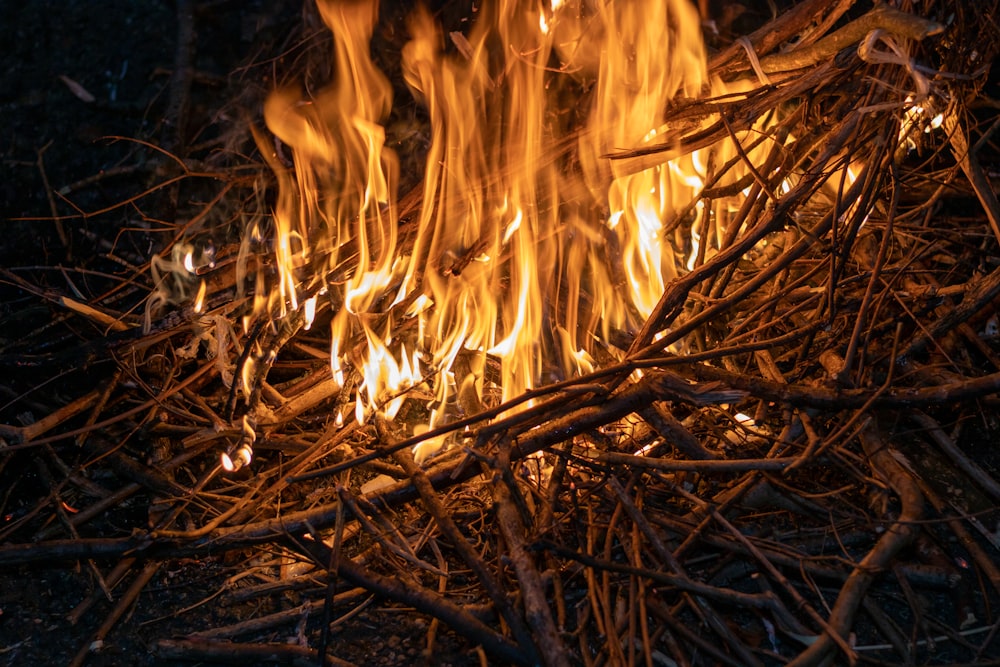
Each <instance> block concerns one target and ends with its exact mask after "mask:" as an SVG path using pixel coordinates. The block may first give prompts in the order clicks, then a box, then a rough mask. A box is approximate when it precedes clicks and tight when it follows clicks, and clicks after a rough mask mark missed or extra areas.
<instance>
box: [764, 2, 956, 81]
mask: <svg viewBox="0 0 1000 667" xmlns="http://www.w3.org/2000/svg"><path fill="white" fill-rule="evenodd" d="M873 30H884V31H885V32H888V33H892V34H893V35H897V36H899V37H903V38H904V39H913V40H918V41H919V40H922V39H924V38H926V37H930V36H932V35H938V34H940V33H942V32H944V26H943V25H941V24H940V23H938V22H936V21H930V20H928V19H925V18H922V17H920V16H915V15H913V14H908V13H906V12H901V11H899V10H898V9H893V8H892V7H890V6H889V5H887V4H880V5H878V6H877V7H875V9H872V10H871V11H870V12H868V13H867V14H865V15H864V16H861V17H859V18H857V19H855V20H853V21H851V22H850V23H848V24H847V25H845V26H844V27H843V28H841V29H839V30H837V31H836V32H834V33H832V34H830V35H828V36H826V37H824V38H823V39H821V40H819V41H818V42H816V43H815V44H813V45H812V46H809V47H807V48H804V49H794V50H792V51H789V52H788V53H776V54H774V55H770V56H767V57H765V58H761V59H760V68H761V70H763V71H764V72H766V73H768V74H770V73H773V72H786V71H789V70H794V69H802V68H804V67H811V66H812V65H815V64H817V63H820V62H823V61H824V60H828V59H829V58H832V57H833V56H835V55H836V54H838V53H839V52H840V51H841V50H843V49H845V48H847V47H848V46H851V45H852V44H857V43H858V42H860V41H861V40H862V39H864V38H865V36H866V35H867V34H868V33H870V32H871V31H873Z"/></svg>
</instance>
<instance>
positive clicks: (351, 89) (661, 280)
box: [255, 0, 739, 455]
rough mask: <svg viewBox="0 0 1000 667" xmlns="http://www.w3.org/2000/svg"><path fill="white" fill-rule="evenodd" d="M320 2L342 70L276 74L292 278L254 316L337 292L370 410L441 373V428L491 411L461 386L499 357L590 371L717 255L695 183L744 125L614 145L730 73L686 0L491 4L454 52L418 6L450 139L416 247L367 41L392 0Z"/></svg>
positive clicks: (440, 124)
mask: <svg viewBox="0 0 1000 667" xmlns="http://www.w3.org/2000/svg"><path fill="white" fill-rule="evenodd" d="M319 10H320V15H321V16H322V18H323V20H324V21H325V23H326V25H327V26H328V27H329V28H330V30H331V32H332V33H333V37H334V44H335V53H334V63H335V71H334V78H333V81H332V83H331V84H330V86H329V87H328V88H326V89H325V90H322V91H320V92H318V93H317V94H315V95H313V96H312V97H311V99H308V100H303V98H302V94H301V93H300V91H298V90H294V89H281V90H277V91H275V92H274V93H273V94H272V95H271V97H270V98H269V100H268V101H267V104H266V108H265V118H266V122H267V125H268V127H269V128H270V130H271V131H272V132H273V133H274V135H275V136H276V137H277V138H278V139H279V140H280V141H281V142H282V143H283V144H285V145H286V146H288V147H290V148H291V150H292V152H293V156H294V170H290V169H288V168H285V167H284V166H283V165H282V164H281V163H280V162H279V161H278V160H277V159H276V158H273V159H272V166H273V167H274V168H275V170H276V172H277V174H278V178H279V188H280V190H279V198H278V201H277V206H276V209H275V212H274V226H275V234H276V242H275V246H274V252H275V257H276V263H277V266H278V279H277V281H276V286H275V289H273V290H271V291H270V292H269V296H268V298H266V299H265V298H259V299H258V304H257V312H256V313H255V316H256V317H259V318H266V317H272V316H279V317H280V316H283V315H285V314H286V313H287V312H288V311H289V310H296V309H298V308H299V304H300V303H301V302H302V301H303V300H304V297H306V296H309V297H312V298H313V299H314V298H315V295H316V293H317V292H319V291H326V293H327V294H328V296H329V300H330V302H331V303H332V304H333V307H334V309H335V314H334V315H333V317H332V324H331V337H332V342H331V364H332V372H333V373H334V376H335V377H336V378H337V379H338V380H340V381H341V382H344V381H345V372H346V369H347V365H348V364H350V365H351V366H353V367H354V368H355V369H356V370H357V371H358V374H359V376H360V377H361V378H362V380H361V382H360V385H359V387H358V389H357V406H358V407H357V418H358V419H364V418H365V415H366V414H369V413H370V412H371V411H374V410H379V411H382V412H383V414H385V415H387V416H388V417H391V416H392V415H394V414H395V412H396V411H397V410H398V409H399V407H400V405H401V402H402V399H401V398H400V395H399V392H400V390H401V389H402V388H404V387H406V386H409V385H413V384H418V383H421V382H423V381H427V382H428V383H429V385H430V386H431V387H432V389H433V394H434V400H433V401H432V403H431V404H430V406H429V408H430V410H429V415H430V416H429V418H428V422H429V423H428V424H424V425H422V426H421V428H426V427H428V426H430V427H433V426H435V425H436V424H438V423H440V422H442V421H443V420H446V419H448V418H449V416H450V415H455V414H456V413H457V411H459V410H462V409H473V408H469V407H468V406H467V405H465V406H463V405H459V403H460V401H458V398H457V395H458V394H460V393H462V392H469V391H474V392H475V397H476V401H481V400H485V399H484V396H483V395H482V393H483V387H484V379H483V375H484V370H483V369H484V368H485V367H486V360H487V357H490V356H492V357H493V358H495V359H496V360H498V362H499V368H500V378H499V386H500V387H501V396H500V397H499V398H500V399H501V400H506V399H509V398H513V397H516V396H519V395H522V394H523V393H524V392H525V391H526V390H528V389H530V388H532V387H534V386H536V385H537V384H538V383H540V382H543V381H548V380H549V379H550V378H551V377H552V374H561V375H566V374H575V373H581V372H586V371H588V370H590V369H592V367H593V359H592V357H591V353H592V352H593V351H594V344H595V341H597V340H603V341H608V340H609V339H610V337H611V333H612V332H613V331H615V330H622V329H629V328H633V327H635V326H637V325H638V324H640V323H641V321H642V319H644V318H645V317H646V316H647V315H649V313H650V312H651V311H652V310H653V307H654V306H655V304H656V302H657V300H658V299H659V298H660V296H661V294H662V293H663V291H664V288H665V286H666V284H667V283H668V282H669V281H670V280H672V279H673V278H675V277H676V276H677V275H679V273H680V272H683V271H685V270H687V268H690V265H691V264H692V263H693V262H695V261H696V260H697V258H698V257H699V256H703V255H704V253H705V249H704V248H703V247H702V248H700V249H699V248H698V247H697V246H696V245H695V244H696V243H698V242H700V243H701V244H703V245H704V244H706V243H709V242H710V239H705V238H700V239H699V238H698V235H697V234H694V233H693V231H694V230H692V228H691V222H690V220H685V221H684V223H685V224H683V225H681V224H679V223H680V222H681V221H680V220H678V217H679V216H681V214H682V212H684V211H688V212H690V211H693V212H694V217H695V218H696V219H704V220H709V219H712V220H714V219H715V217H713V216H709V217H705V216H706V215H707V214H708V213H709V212H706V211H704V210H703V209H704V205H703V204H702V203H701V202H698V201H696V200H697V198H698V196H699V192H700V191H701V189H702V188H703V187H704V184H705V182H706V177H707V173H706V172H707V170H708V168H709V167H708V166H707V165H709V164H710V163H712V160H713V159H714V161H715V162H716V163H718V162H719V161H720V160H724V159H728V158H729V157H731V156H732V155H734V154H735V151H734V150H733V148H732V147H731V146H729V147H727V146H723V145H721V144H726V143H730V140H728V139H727V140H726V141H724V142H721V144H720V146H718V147H713V148H711V149H704V151H709V150H713V151H715V157H714V158H711V159H710V158H709V156H708V153H707V152H705V154H702V153H695V154H689V155H685V156H682V157H677V158H676V159H672V160H666V159H664V160H661V161H660V162H659V163H655V164H653V165H652V166H649V167H648V168H643V169H638V170H633V171H631V172H630V173H621V174H619V173H615V171H614V170H613V169H612V166H611V161H610V160H609V159H608V157H607V156H608V154H609V153H612V152H614V151H619V150H622V149H631V148H636V147H641V146H643V145H647V144H649V143H650V142H653V141H657V140H659V133H660V132H661V130H662V129H663V128H664V126H665V124H666V121H667V118H665V113H666V109H667V108H668V106H669V104H670V103H671V101H672V100H674V99H676V98H678V97H685V98H694V97H699V96H703V95H705V94H707V93H709V92H711V91H712V90H713V89H714V90H715V91H716V92H719V91H721V90H722V88H721V87H720V84H718V83H715V84H712V83H711V82H710V81H709V78H708V75H707V72H706V66H705V49H704V45H703V43H702V41H701V33H700V30H701V27H700V20H699V17H698V15H697V13H696V11H695V9H694V8H693V6H692V5H691V4H690V2H689V1H688V0H647V1H643V2H638V1H636V2H604V1H598V2H590V1H589V0H566V1H564V2H556V1H553V2H552V3H551V4H548V3H546V2H542V1H540V0H492V2H489V3H487V4H486V5H484V6H483V7H482V9H481V10H480V12H479V16H478V18H477V21H476V23H475V24H474V26H473V28H472V29H471V31H470V32H469V34H468V35H452V36H451V37H452V41H454V42H455V43H456V45H458V46H460V47H461V48H458V49H457V51H456V50H452V51H450V52H449V51H448V50H446V48H445V40H444V34H443V32H442V30H441V28H440V27H439V26H438V25H437V24H436V23H435V22H434V20H433V18H432V17H431V16H430V14H429V13H428V12H427V11H426V10H425V9H423V8H422V7H418V8H416V9H415V10H414V11H413V13H412V14H411V16H410V18H409V22H408V28H409V32H410V36H411V40H410V41H409V43H408V44H407V45H406V46H405V48H404V50H403V71H404V76H405V80H406V83H407V84H408V85H409V87H410V88H411V90H412V91H413V93H414V95H415V96H416V97H417V98H418V100H419V101H420V102H421V103H422V104H424V105H425V106H426V107H427V109H428V111H429V114H430V122H431V142H430V147H429V152H428V156H427V164H426V171H425V174H424V184H423V205H422V208H421V209H420V212H419V215H418V218H417V220H416V233H415V236H414V237H413V240H412V243H409V244H407V245H406V246H405V247H404V246H403V245H402V244H400V242H399V239H398V237H397V228H398V226H399V220H398V219H397V211H396V193H395V192H394V187H395V182H396V171H397V162H396V158H395V156H394V155H393V154H392V152H391V151H390V150H388V149H387V148H386V146H385V135H384V130H383V128H382V126H381V123H382V122H384V121H385V119H386V117H387V115H388V113H389V111H390V107H391V104H392V99H391V97H392V96H391V89H390V86H389V84H388V82H387V80H386V78H385V76H384V75H383V74H382V73H380V72H379V71H378V69H377V68H376V66H375V64H374V63H373V62H372V59H371V57H370V55H369V42H370V39H371V36H372V31H373V29H374V27H375V23H376V17H377V3H375V2H371V1H365V0H342V1H338V0H319ZM588 87H590V92H589V94H586V95H585V94H584V92H583V91H584V90H586V89H587V88H588ZM584 95H585V96H584ZM587 99H589V105H585V104H584V101H585V100H587ZM580 128H582V130H581V129H580ZM704 151H703V152H704ZM738 175H739V174H736V173H735V170H734V173H733V174H731V175H730V176H729V179H730V181H732V180H735V178H737V177H738ZM692 202H694V203H692ZM710 228H711V227H710V226H703V227H702V229H704V230H708V229H710ZM675 230H676V231H675ZM716 233H720V232H719V230H718V229H716ZM717 243H718V241H716V244H717ZM345 267H349V270H348V271H346V272H345ZM686 267H687V268H686ZM621 281H623V282H624V284H619V282H621ZM307 292H308V295H307V294H306V293H307ZM307 303H311V305H310V306H309V308H310V315H309V319H310V321H311V318H312V313H313V312H314V309H315V301H314V300H312V301H309V302H307ZM393 317H395V318H397V321H394V320H393ZM398 318H413V319H416V321H417V326H416V327H415V331H416V333H415V334H408V335H409V336H410V337H409V338H407V340H405V341H402V340H400V341H394V340H392V331H394V330H395V329H394V326H395V325H396V324H398ZM412 330H413V329H410V331H412ZM362 340H363V341H364V342H363V343H360V342H359V341H362ZM406 349H409V350H411V352H409V353H408V352H406ZM414 350H416V352H414ZM418 356H419V358H421V359H423V360H424V370H423V371H421V364H420V363H419V362H418ZM421 372H425V373H426V374H427V375H426V376H425V377H420V374H421ZM494 400H495V399H494ZM474 402H475V401H474ZM525 405H527V404H522V406H521V408H522V409H523V407H524V406H525ZM426 453H427V452H426V451H422V452H418V454H419V455H425V454H426Z"/></svg>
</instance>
